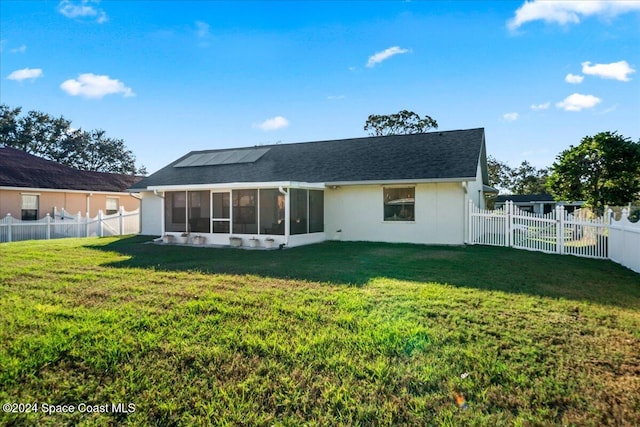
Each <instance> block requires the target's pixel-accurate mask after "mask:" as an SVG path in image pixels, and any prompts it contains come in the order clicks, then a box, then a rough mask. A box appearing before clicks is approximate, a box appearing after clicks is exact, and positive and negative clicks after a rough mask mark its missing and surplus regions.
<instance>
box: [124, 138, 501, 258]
mask: <svg viewBox="0 0 640 427" xmlns="http://www.w3.org/2000/svg"><path fill="white" fill-rule="evenodd" d="M487 184H488V176H487V164H486V152H485V136H484V129H482V128H479V129H468V130H457V131H449V132H431V133H422V134H412V135H392V136H380V137H365V138H354V139H344V140H332V141H318V142H306V143H295V144H276V145H263V146H255V147H246V148H234V149H222V150H206V151H192V152H190V153H188V154H186V155H184V156H182V157H181V158H179V159H177V160H175V161H174V162H172V163H170V164H169V165H167V166H166V167H164V168H162V169H160V170H159V171H157V172H156V173H154V174H152V175H150V176H148V177H146V178H144V179H143V180H142V181H140V182H138V183H137V184H136V185H134V186H133V187H132V188H131V189H130V190H131V191H136V192H139V193H140V195H141V200H142V202H141V227H142V230H141V233H142V234H147V235H165V234H172V235H175V236H176V237H177V236H179V235H181V234H183V233H191V234H197V235H202V236H204V237H205V238H206V242H207V243H208V244H220V245H228V244H229V241H230V237H232V236H233V237H239V238H241V239H243V241H244V243H245V244H246V243H248V241H249V240H250V239H251V240H253V241H255V240H258V241H260V242H261V243H262V242H264V241H265V240H266V239H267V238H268V239H269V240H274V241H275V243H276V244H284V245H287V246H298V245H304V244H309V243H315V242H321V241H324V240H365V241H384V242H410V243H430V244H462V243H464V236H465V227H466V221H465V218H466V217H465V212H466V209H467V207H468V201H469V200H473V201H474V203H476V204H479V205H480V206H484V194H485V192H487V191H495V190H493V189H492V188H490V187H488V186H487Z"/></svg>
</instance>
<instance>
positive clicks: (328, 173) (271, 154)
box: [136, 128, 484, 188]
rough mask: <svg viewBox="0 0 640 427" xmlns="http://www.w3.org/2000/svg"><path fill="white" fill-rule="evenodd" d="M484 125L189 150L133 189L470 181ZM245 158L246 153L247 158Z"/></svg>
mask: <svg viewBox="0 0 640 427" xmlns="http://www.w3.org/2000/svg"><path fill="white" fill-rule="evenodd" d="M245 150H246V151H247V152H250V151H254V152H255V151H258V150H259V154H260V155H259V156H254V157H256V158H255V159H253V158H252V159H253V161H251V162H243V163H238V162H236V163H233V164H220V163H219V164H214V165H206V164H205V165H200V166H189V164H188V163H189V161H191V160H195V161H199V160H202V159H203V158H225V156H226V155H227V154H228V153H230V152H234V153H236V155H237V156H239V157H241V158H242V157H243V156H242V152H243V151H245ZM483 156H484V129H482V128H478V129H468V130H457V131H446V132H430V133H421V134H410V135H391V136H380V137H364V138H352V139H341V140H329V141H317V142H305V143H294V144H275V145H265V146H258V147H246V148H234V149H228V150H204V151H193V152H191V153H188V154H186V155H185V156H183V157H181V158H179V159H177V160H176V161H174V162H172V163H171V164H169V165H167V166H165V167H164V168H162V169H160V170H159V171H157V172H156V173H154V174H152V175H150V176H149V177H147V178H145V179H143V180H142V181H141V182H139V183H138V184H137V185H136V188H146V187H157V186H169V185H197V184H223V183H241V182H247V183H248V182H282V181H300V182H310V183H334V182H367V181H403V180H416V181H422V180H461V179H470V180H471V179H475V178H476V174H477V167H478V162H480V161H482V158H483ZM249 157H250V156H249Z"/></svg>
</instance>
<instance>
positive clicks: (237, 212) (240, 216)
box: [231, 190, 258, 234]
mask: <svg viewBox="0 0 640 427" xmlns="http://www.w3.org/2000/svg"><path fill="white" fill-rule="evenodd" d="M257 192H258V190H233V192H232V193H231V195H232V197H233V232H234V233H241V234H252V233H258V217H257V215H256V207H257V206H256V205H257Z"/></svg>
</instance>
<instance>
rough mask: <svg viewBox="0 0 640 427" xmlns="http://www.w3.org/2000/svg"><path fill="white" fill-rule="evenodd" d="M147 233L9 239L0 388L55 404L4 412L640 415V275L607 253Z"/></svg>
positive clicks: (543, 421) (511, 417) (284, 420)
mask: <svg viewBox="0 0 640 427" xmlns="http://www.w3.org/2000/svg"><path fill="white" fill-rule="evenodd" d="M145 240H147V239H146V238H144V237H134V238H131V237H129V238H105V239H82V240H79V239H64V240H58V241H49V242H45V241H38V242H18V243H11V244H2V245H0V297H1V298H0V402H2V403H5V402H22V403H32V402H38V403H39V404H40V411H39V412H32V413H29V414H14V413H7V412H0V425H16V426H22V425H25V426H26V425H44V426H49V425H50V426H59V425H84V426H94V425H98V426H116V425H151V426H172V425H176V426H182V425H184V426H190V425H219V426H230V425H247V426H254V425H255V426H271V425H277V426H280V425H282V426H298V425H310V426H314V425H318V426H320V425H322V426H324V425H354V426H355V425H361V426H369V425H373V426H385V425H442V426H457V425H476V426H501V425H509V426H514V425H515V426H537V425H576V426H601V425H612V426H613V425H615V426H625V425H628V426H632V425H640V275H638V274H635V273H633V272H631V271H630V270H627V269H625V268H623V267H620V266H618V265H616V264H614V263H612V262H609V261H600V260H591V259H583V258H576V257H571V256H555V255H546V254H541V253H534V252H527V251H517V250H514V249H509V248H491V247H429V246H417V245H391V244H372V243H338V242H328V243H324V244H320V245H314V246H308V247H302V248H296V249H289V250H283V251H243V250H234V249H210V248H180V247H175V246H158V245H151V244H143V242H144V241H145ZM457 395H461V396H464V398H465V399H466V403H467V409H462V408H460V407H459V406H458V404H457V403H456V396H457ZM111 403H116V404H117V403H123V404H124V405H125V406H126V405H127V404H129V403H133V404H134V405H135V411H134V412H131V413H128V414H127V413H122V412H121V413H113V412H111V411H109V412H105V413H100V412H93V413H87V412H79V411H76V412H74V413H66V414H65V413H61V414H50V415H47V414H43V413H42V404H47V405H62V404H67V405H74V407H76V408H78V405H80V404H89V405H105V404H111ZM93 408H95V409H96V410H97V411H100V410H101V409H104V407H99V406H94V407H93ZM109 408H110V407H109Z"/></svg>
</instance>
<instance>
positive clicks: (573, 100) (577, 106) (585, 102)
mask: <svg viewBox="0 0 640 427" xmlns="http://www.w3.org/2000/svg"><path fill="white" fill-rule="evenodd" d="M601 101H602V100H601V99H600V98H598V97H597V96H593V95H582V94H580V93H574V94H571V95H569V96H567V97H566V98H565V99H564V101H562V102H557V103H556V107H558V108H562V109H563V110H565V111H581V110H584V109H586V108H593V107H595V106H596V105H597V104H599V103H600V102H601Z"/></svg>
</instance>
